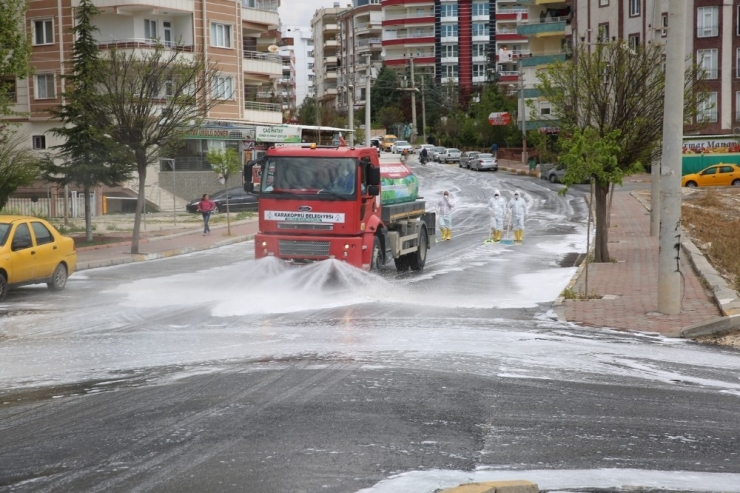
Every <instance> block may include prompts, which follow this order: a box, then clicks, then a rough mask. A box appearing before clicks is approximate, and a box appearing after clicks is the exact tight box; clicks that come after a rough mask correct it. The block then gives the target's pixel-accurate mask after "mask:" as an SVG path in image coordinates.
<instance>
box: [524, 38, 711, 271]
mask: <svg viewBox="0 0 740 493" xmlns="http://www.w3.org/2000/svg"><path fill="white" fill-rule="evenodd" d="M662 50H663V48H662V47H661V46H660V45H659V44H657V43H656V44H651V45H645V46H642V45H641V46H636V47H631V46H629V45H627V43H625V42H624V41H614V42H606V43H599V44H597V45H596V46H591V45H586V44H584V45H581V46H580V47H579V48H577V49H576V51H575V53H574V55H573V58H572V59H571V60H568V61H565V62H556V63H554V64H553V65H550V66H549V67H547V68H546V69H544V70H542V71H540V72H539V73H538V76H537V77H538V80H539V83H538V84H537V85H536V87H537V89H538V90H539V91H540V92H541V93H542V96H543V97H544V98H545V99H547V100H548V101H550V103H551V104H552V108H553V112H554V116H555V118H558V119H559V121H560V133H561V136H563V139H567V138H569V136H571V135H574V136H575V135H578V134H583V132H584V131H585V130H586V129H587V128H592V129H594V130H595V131H596V132H595V134H594V135H595V137H596V138H599V139H607V136H610V135H611V136H613V137H612V138H613V139H614V145H615V146H616V147H615V148H616V149H617V154H616V162H615V164H614V166H610V167H608V168H606V169H604V170H603V172H600V173H597V174H592V176H593V178H594V202H595V206H596V223H597V229H596V237H595V254H594V261H595V262H609V261H610V260H611V259H610V257H609V251H608V248H607V244H608V229H607V228H606V227H605V226H606V224H608V222H607V218H608V215H609V211H608V206H607V197H608V194H609V190H610V187H612V186H613V185H614V184H621V182H622V178H623V177H624V176H628V175H629V174H632V173H635V172H637V171H638V170H640V169H642V165H643V164H644V163H650V162H652V161H653V160H655V159H658V158H659V155H660V151H661V149H660V145H661V139H662V132H663V106H664V102H663V101H664V98H663V94H664V88H665V74H664V72H663V68H662V64H663V51H662ZM701 78H702V71H701V70H700V69H699V68H697V67H696V66H692V67H689V68H688V69H687V71H686V77H685V81H684V90H685V92H684V94H685V96H684V104H685V109H684V115H685V116H686V118H687V119H691V118H693V117H694V116H695V115H696V113H697V110H698V103H699V102H701V101H703V100H704V99H705V98H706V93H705V92H703V91H702V90H701V88H700V87H699V85H698V84H697V81H699V80H701ZM607 144H608V142H607ZM561 145H562V143H561ZM605 146H606V147H608V148H610V149H611V148H612V147H611V145H606V144H605ZM594 162H597V163H600V162H601V163H605V162H607V161H603V160H594ZM609 162H610V161H609ZM578 174H580V172H575V174H571V176H576V175H578ZM571 183H573V181H571ZM598 225H601V227H599V226H598Z"/></svg>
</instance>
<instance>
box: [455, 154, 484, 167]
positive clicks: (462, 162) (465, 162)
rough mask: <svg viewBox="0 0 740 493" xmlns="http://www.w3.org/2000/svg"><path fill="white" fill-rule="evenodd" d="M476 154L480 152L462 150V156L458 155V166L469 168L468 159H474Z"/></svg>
mask: <svg viewBox="0 0 740 493" xmlns="http://www.w3.org/2000/svg"><path fill="white" fill-rule="evenodd" d="M478 154H480V152H478V151H465V152H463V153H462V156H460V162H459V163H458V167H460V168H468V169H470V161H471V160H472V159H474V158H475V157H476V156H477V155H478Z"/></svg>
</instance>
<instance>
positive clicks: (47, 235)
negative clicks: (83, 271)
mask: <svg viewBox="0 0 740 493" xmlns="http://www.w3.org/2000/svg"><path fill="white" fill-rule="evenodd" d="M31 231H32V232H33V236H34V240H35V242H36V248H35V250H36V277H38V278H45V277H51V274H52V273H53V272H54V268H55V267H56V266H57V263H58V262H59V256H60V253H59V246H58V245H57V244H56V243H55V242H54V235H53V234H52V233H51V231H49V228H47V227H46V226H45V225H44V224H43V223H42V222H40V221H31Z"/></svg>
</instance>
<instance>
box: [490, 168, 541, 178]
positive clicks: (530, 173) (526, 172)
mask: <svg viewBox="0 0 740 493" xmlns="http://www.w3.org/2000/svg"><path fill="white" fill-rule="evenodd" d="M498 169H499V171H509V172H510V173H514V174H517V175H524V176H532V177H534V178H539V177H540V172H539V171H536V170H529V169H519V168H512V167H509V166H499V167H498Z"/></svg>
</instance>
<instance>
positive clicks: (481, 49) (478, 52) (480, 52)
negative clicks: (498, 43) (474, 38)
mask: <svg viewBox="0 0 740 493" xmlns="http://www.w3.org/2000/svg"><path fill="white" fill-rule="evenodd" d="M487 48H488V47H487V46H486V45H484V44H481V43H475V44H473V56H474V57H477V56H487V55H488V49H487Z"/></svg>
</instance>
